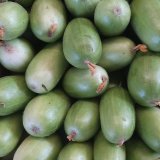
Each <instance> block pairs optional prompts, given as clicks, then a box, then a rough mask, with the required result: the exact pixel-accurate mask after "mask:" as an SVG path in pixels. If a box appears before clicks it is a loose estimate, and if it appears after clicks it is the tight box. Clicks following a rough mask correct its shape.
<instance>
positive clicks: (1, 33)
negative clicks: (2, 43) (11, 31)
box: [0, 27, 5, 40]
mask: <svg viewBox="0 0 160 160" xmlns="http://www.w3.org/2000/svg"><path fill="white" fill-rule="evenodd" d="M4 32H5V31H4V27H0V40H2V39H3V37H4Z"/></svg>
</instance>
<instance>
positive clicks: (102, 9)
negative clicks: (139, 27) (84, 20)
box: [94, 0, 131, 36]
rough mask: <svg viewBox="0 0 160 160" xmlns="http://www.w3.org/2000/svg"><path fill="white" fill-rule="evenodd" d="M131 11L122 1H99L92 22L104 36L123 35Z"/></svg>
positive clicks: (126, 3)
mask: <svg viewBox="0 0 160 160" xmlns="http://www.w3.org/2000/svg"><path fill="white" fill-rule="evenodd" d="M130 18H131V10H130V6H129V4H128V2H126V1H124V0H107V1H106V0H101V1H100V2H99V3H98V5H97V7H96V9H95V13H94V22H95V25H96V26H97V28H98V29H99V31H100V32H101V34H103V35H104V36H116V35H120V34H121V33H123V31H124V30H125V29H126V27H127V26H128V24H129V22H130Z"/></svg>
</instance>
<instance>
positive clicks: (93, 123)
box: [64, 100, 100, 142]
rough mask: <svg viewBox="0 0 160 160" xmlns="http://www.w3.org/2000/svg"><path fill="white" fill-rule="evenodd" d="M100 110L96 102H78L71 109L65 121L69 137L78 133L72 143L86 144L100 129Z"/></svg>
mask: <svg viewBox="0 0 160 160" xmlns="http://www.w3.org/2000/svg"><path fill="white" fill-rule="evenodd" d="M99 125H100V124H99V108H98V104H97V102H95V101H94V100H78V101H76V102H75V103H74V104H73V105H72V106H71V108H70V109H69V111H68V113H67V116H66V118H65V121H64V128H65V132H66V134H67V135H71V134H72V132H76V136H75V137H74V138H73V139H72V141H76V142H84V141H87V140H89V139H90V138H92V137H93V136H94V135H95V133H96V132H97V131H98V129H99Z"/></svg>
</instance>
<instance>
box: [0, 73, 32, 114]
mask: <svg viewBox="0 0 160 160" xmlns="http://www.w3.org/2000/svg"><path fill="white" fill-rule="evenodd" d="M34 95H35V94H34V93H33V92H31V91H30V90H29V89H28V88H27V86H26V83H25V78H24V76H21V75H14V76H5V77H2V78H0V116H6V115H9V114H12V113H14V112H16V111H18V110H21V109H24V107H25V105H26V104H27V103H28V102H29V101H30V100H31V98H32V97H33V96H34Z"/></svg>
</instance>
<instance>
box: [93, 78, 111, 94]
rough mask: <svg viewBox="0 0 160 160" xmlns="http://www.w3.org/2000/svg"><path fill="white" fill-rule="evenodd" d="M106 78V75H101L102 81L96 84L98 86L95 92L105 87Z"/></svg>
mask: <svg viewBox="0 0 160 160" xmlns="http://www.w3.org/2000/svg"><path fill="white" fill-rule="evenodd" d="M107 80H108V78H107V77H104V76H102V83H101V84H100V85H99V86H98V88H97V90H96V92H97V93H100V92H102V90H103V89H104V87H105V86H106V84H107Z"/></svg>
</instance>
